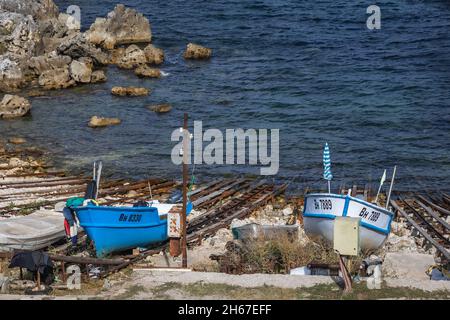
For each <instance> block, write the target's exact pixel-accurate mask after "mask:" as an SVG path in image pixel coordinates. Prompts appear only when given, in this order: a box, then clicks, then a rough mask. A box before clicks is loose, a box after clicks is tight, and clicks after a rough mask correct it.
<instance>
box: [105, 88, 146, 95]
mask: <svg viewBox="0 0 450 320" xmlns="http://www.w3.org/2000/svg"><path fill="white" fill-rule="evenodd" d="M111 93H112V94H113V95H115V96H121V97H124V96H147V95H148V94H149V93H150V91H149V90H148V89H147V88H137V87H113V88H112V89H111Z"/></svg>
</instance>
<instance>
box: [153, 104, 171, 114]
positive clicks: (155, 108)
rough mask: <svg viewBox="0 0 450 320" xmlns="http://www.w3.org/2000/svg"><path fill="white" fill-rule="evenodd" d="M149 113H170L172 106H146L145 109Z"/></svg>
mask: <svg viewBox="0 0 450 320" xmlns="http://www.w3.org/2000/svg"><path fill="white" fill-rule="evenodd" d="M147 108H148V109H149V110H150V111H154V112H157V113H166V112H170V111H171V110H172V106H171V105H170V104H168V103H164V104H156V105H153V106H148V107H147Z"/></svg>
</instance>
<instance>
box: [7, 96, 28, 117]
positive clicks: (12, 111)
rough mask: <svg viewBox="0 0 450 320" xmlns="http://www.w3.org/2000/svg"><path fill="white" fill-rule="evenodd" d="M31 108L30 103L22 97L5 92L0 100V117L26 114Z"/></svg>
mask: <svg viewBox="0 0 450 320" xmlns="http://www.w3.org/2000/svg"><path fill="white" fill-rule="evenodd" d="M30 109H31V103H30V102H29V101H28V100H27V99H25V98H22V97H19V96H15V95H10V94H7V95H5V96H4V97H3V99H2V101H1V102H0V118H3V119H11V118H17V117H22V116H24V115H26V114H27V113H28V112H29V111H30Z"/></svg>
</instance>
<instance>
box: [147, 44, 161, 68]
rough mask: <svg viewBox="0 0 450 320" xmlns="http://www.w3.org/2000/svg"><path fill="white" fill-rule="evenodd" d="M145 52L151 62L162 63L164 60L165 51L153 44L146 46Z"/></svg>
mask: <svg viewBox="0 0 450 320" xmlns="http://www.w3.org/2000/svg"><path fill="white" fill-rule="evenodd" d="M144 53H145V57H146V58H147V62H148V63H150V64H161V63H163V62H164V51H163V50H162V49H160V48H157V47H155V46H154V45H152V44H149V45H148V46H146V47H145V49H144Z"/></svg>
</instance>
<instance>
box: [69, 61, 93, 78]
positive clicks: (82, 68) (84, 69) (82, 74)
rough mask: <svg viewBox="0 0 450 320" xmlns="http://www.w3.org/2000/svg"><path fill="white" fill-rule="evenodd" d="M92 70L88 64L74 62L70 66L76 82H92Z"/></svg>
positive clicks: (71, 74)
mask: <svg viewBox="0 0 450 320" xmlns="http://www.w3.org/2000/svg"><path fill="white" fill-rule="evenodd" d="M91 75H92V69H91V68H90V67H89V66H88V65H86V63H84V62H81V61H78V60H73V61H72V63H71V64H70V76H71V77H72V79H73V80H75V81H76V82H81V83H89V82H91Z"/></svg>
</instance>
